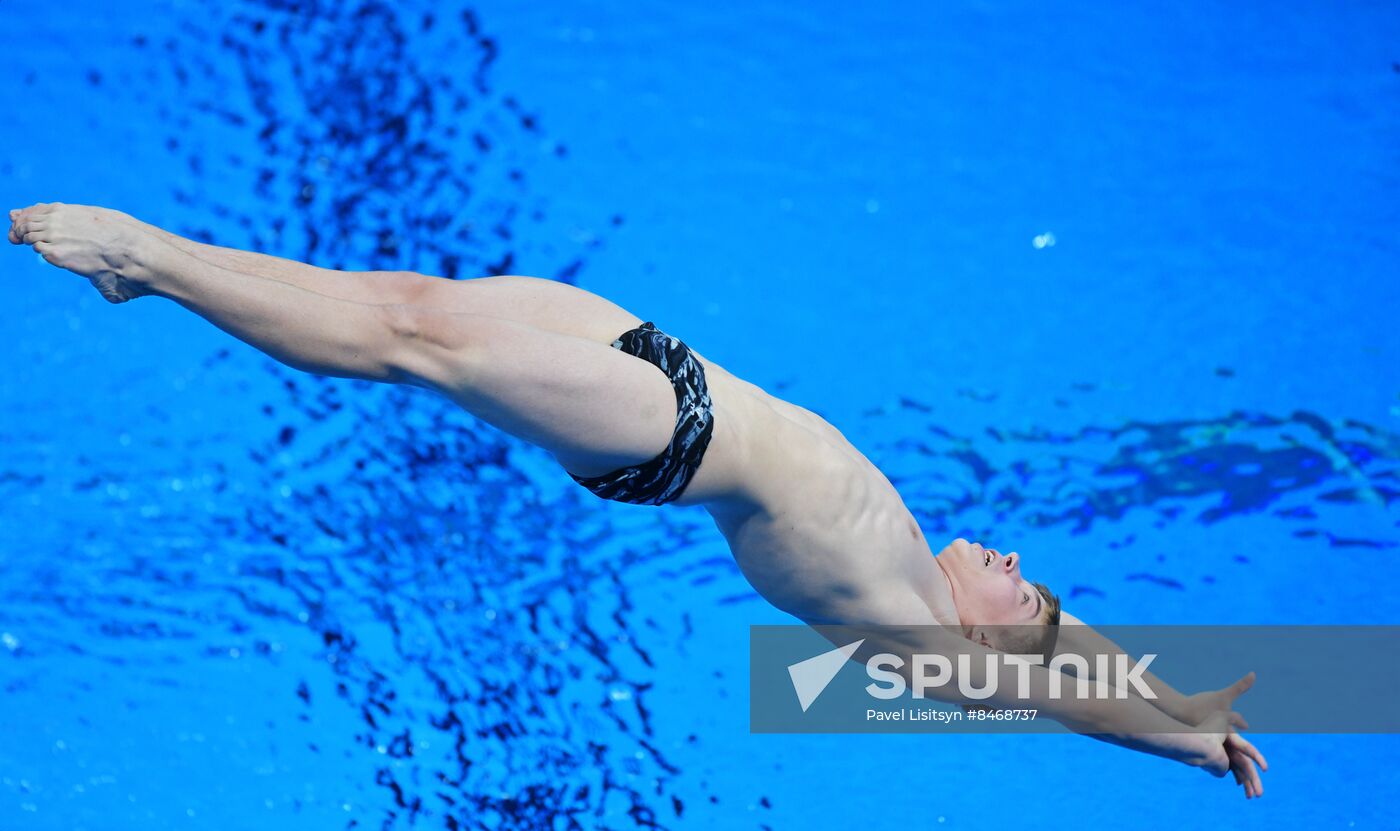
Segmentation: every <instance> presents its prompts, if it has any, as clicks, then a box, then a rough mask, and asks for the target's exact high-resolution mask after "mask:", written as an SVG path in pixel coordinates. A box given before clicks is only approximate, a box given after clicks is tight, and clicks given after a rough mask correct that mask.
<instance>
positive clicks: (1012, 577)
mask: <svg viewBox="0 0 1400 831" xmlns="http://www.w3.org/2000/svg"><path fill="white" fill-rule="evenodd" d="M938 563H939V565H941V566H942V567H943V572H944V573H945V574H947V575H948V582H949V583H950V584H952V587H953V603H954V605H955V606H956V607H957V610H958V620H959V621H961V622H962V625H963V626H964V627H974V626H1012V625H1017V624H1036V623H1039V622H1040V612H1041V608H1042V604H1043V603H1044V602H1045V600H1044V598H1043V597H1041V596H1040V592H1039V591H1037V590H1036V588H1035V586H1032V585H1031V584H1030V581H1028V580H1026V578H1025V577H1022V576H1021V557H1020V555H1018V554H1016V553H1015V552H1013V553H1011V554H1001V553H1000V552H998V551H997V550H996V549H994V548H983V547H982V545H981V544H979V543H975V542H968V541H967V540H965V539H961V538H959V539H956V540H953V541H952V542H951V543H949V544H948V547H947V548H945V549H943V550H942V551H940V552H939V553H938Z"/></svg>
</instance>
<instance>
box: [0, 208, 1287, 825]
mask: <svg viewBox="0 0 1400 831" xmlns="http://www.w3.org/2000/svg"><path fill="white" fill-rule="evenodd" d="M10 220H11V228H10V231H9V239H10V241H11V242H12V243H15V244H17V245H29V246H32V247H33V249H34V250H35V251H36V252H38V253H39V255H40V256H42V257H43V258H44V259H45V260H46V261H47V262H49V263H51V264H52V265H55V266H58V267H60V268H64V269H67V270H69V271H72V272H74V273H76V274H79V275H81V276H83V277H86V278H87V279H88V280H89V281H91V283H92V285H93V286H95V287H96V288H97V290H98V291H99V292H100V293H101V294H102V296H103V297H104V298H106V299H107V300H109V301H110V302H112V303H121V302H125V301H128V300H131V299H134V298H137V297H141V296H144V295H153V296H157V297H165V298H167V299H170V300H173V301H175V302H176V303H179V304H180V305H182V306H184V307H185V308H187V309H189V310H190V311H193V312H195V313H196V314H198V315H200V316H201V317H203V318H205V319H206V320H208V321H210V322H211V323H213V324H214V325H216V326H218V327H219V328H221V329H223V330H224V331H226V332H228V333H230V334H232V335H233V336H235V337H237V338H239V339H240V340H242V341H244V342H246V343H248V344H250V345H252V346H254V347H255V348H257V349H260V350H261V351H263V352H265V353H266V354H268V355H270V356H272V357H273V358H275V359H277V360H279V361H281V362H283V363H285V364H287V365H288V366H291V367H294V368H296V369H301V370H304V371H306V372H314V373H319V374H322V375H330V376H337V377H342V378H360V379H365V380H369V381H380V382H384V383H393V384H412V385H414V386H419V387H424V388H427V389H431V390H434V391H436V392H438V393H441V394H442V395H445V396H447V397H448V398H449V399H451V400H452V401H453V402H455V403H456V404H458V405H460V406H461V407H463V408H465V409H467V410H468V411H470V412H472V413H473V414H475V415H476V416H478V417H480V418H481V419H483V420H485V421H487V422H488V423H490V424H492V425H494V426H496V427H497V428H499V429H501V430H504V431H505V432H507V433H510V434H512V435H515V436H517V437H519V438H521V439H524V440H526V441H529V442H531V443H533V444H535V445H538V446H539V447H541V448H543V449H544V450H545V451H547V452H549V453H550V454H551V455H553V457H554V458H555V459H556V460H557V461H558V462H559V464H560V465H561V466H562V467H563V468H564V470H565V471H567V472H568V473H569V474H570V475H571V476H572V477H573V478H574V479H575V480H577V481H578V482H579V483H580V484H582V485H583V486H584V487H587V488H588V489H590V490H592V491H593V492H594V493H596V494H598V495H600V496H602V497H604V498H608V499H615V500H619V501H625V502H633V503H638V504H653V505H660V504H665V503H674V504H677V505H700V506H702V507H703V508H704V509H705V510H706V511H707V512H709V514H710V515H711V516H712V517H713V518H714V521H715V524H716V525H717V526H718V528H719V530H720V532H721V533H722V534H723V535H724V538H725V539H726V540H727V541H728V543H729V547H730V549H731V550H732V552H733V554H734V558H735V560H736V561H737V562H738V564H739V567H740V569H741V570H742V571H743V573H744V576H745V577H747V578H748V580H749V582H750V583H751V584H752V585H753V587H754V588H755V589H756V590H757V591H758V592H759V594H761V595H762V596H763V597H764V598H766V599H767V600H768V601H769V602H771V603H772V604H773V605H775V606H777V607H778V608H780V609H782V610H784V611H786V612H788V613H790V614H792V615H794V616H796V617H797V618H800V619H801V620H803V621H805V622H807V623H809V624H830V623H840V624H861V625H868V624H873V625H881V624H889V625H893V626H907V625H911V624H913V625H927V626H925V627H924V628H927V629H938V630H940V631H948V632H953V633H957V636H958V637H960V638H961V639H966V640H965V641H963V642H962V643H960V644H959V645H958V647H957V648H958V649H959V650H961V651H967V649H968V648H969V644H968V642H971V645H970V648H973V649H986V648H991V649H998V650H1004V651H1007V652H1014V653H1028V652H1029V653H1033V654H1039V655H1049V654H1051V653H1052V652H1053V651H1054V650H1055V649H1056V646H1057V641H1058V644H1059V646H1060V648H1065V645H1066V644H1072V645H1073V646H1074V647H1075V648H1077V649H1086V650H1094V651H1100V652H1101V651H1111V652H1117V651H1119V650H1117V648H1116V647H1114V645H1113V644H1112V643H1111V642H1109V641H1107V640H1106V639H1104V638H1102V637H1101V636H1099V635H1097V633H1095V632H1094V631H1093V630H1092V629H1091V628H1090V627H1088V626H1084V625H1082V624H1080V622H1079V621H1077V620H1075V619H1074V618H1073V617H1071V616H1070V615H1068V614H1067V613H1063V612H1062V611H1061V610H1060V603H1059V599H1058V598H1057V597H1055V595H1054V594H1052V593H1051V592H1050V590H1049V589H1047V588H1046V587H1045V586H1043V585H1040V584H1037V583H1031V582H1029V581H1028V580H1026V578H1025V577H1024V576H1023V575H1022V574H1021V559H1020V557H1019V556H1018V555H1017V554H1015V553H1014V552H1013V553H1010V554H1006V555H1003V554H1001V553H1000V552H998V551H995V550H993V549H988V548H984V547H982V546H981V545H979V544H977V543H969V542H967V541H966V540H961V539H958V540H954V541H953V542H952V543H951V544H949V545H948V546H946V547H944V548H943V549H942V550H941V551H940V552H939V553H938V554H937V555H936V556H933V555H932V550H931V549H930V547H929V544H928V542H927V541H926V540H925V539H924V536H923V533H922V532H921V531H920V529H919V526H918V523H917V522H915V520H914V518H913V516H912V515H911V514H910V512H909V510H908V508H906V507H905V505H904V502H903V500H901V499H900V496H899V494H898V493H897V492H896V491H895V489H894V486H893V485H891V484H890V482H889V480H888V479H886V478H885V476H884V475H883V474H881V473H880V471H879V470H878V469H877V468H876V467H875V466H874V465H873V464H871V462H870V461H869V460H867V459H866V458H865V456H863V455H862V454H861V453H860V452H859V451H858V450H856V449H855V448H854V447H853V446H851V444H850V443H849V442H848V441H846V439H845V437H844V436H842V435H841V433H840V432H839V431H837V430H836V428H834V427H832V426H831V425H830V424H828V423H827V422H826V421H824V420H823V419H821V418H820V417H818V416H817V415H815V414H813V413H812V412H810V411H808V410H805V409H803V408H801V407H798V406H795V405H793V404H790V403H788V402H786V401H783V400H781V399H779V398H776V397H774V396H772V395H769V394H768V393H766V392H765V391H763V390H762V389H760V388H758V387H756V386H754V385H753V384H750V383H747V382H745V381H743V380H741V379H739V378H736V377H735V376H733V375H731V374H730V373H728V372H726V371H725V370H724V368H723V367H720V366H719V365H717V364H715V363H713V362H711V361H708V360H705V359H704V358H703V357H701V356H700V354H699V353H698V352H696V351H694V350H693V349H689V348H688V347H687V346H686V345H685V344H684V343H682V342H680V341H679V340H678V339H676V338H674V337H672V336H670V335H667V334H665V333H664V332H662V331H660V330H658V329H656V328H655V327H654V326H652V325H651V324H650V323H643V321H642V320H641V319H640V318H638V317H636V316H635V315H633V314H630V313H629V312H627V311H626V310H625V309H622V308H620V307H618V306H617V305H615V304H613V303H611V302H609V301H607V300H605V299H603V298H601V297H598V296H596V295H594V294H591V293H589V292H587V291H584V290H582V289H578V288H575V287H573V286H569V285H565V284H562V283H557V282H554V281H550V280H541V279H536V278H531V277H515V276H499V277H484V278H478V279H472V280H462V281H455V280H447V279H443V278H439V277H429V276H424V275H421V274H414V273H411V272H380V271H370V272H340V271H333V270H328V269H323V268H318V267H316V266H312V265H308V264H304V263H299V262H294V261H290V260H285V259H280V258H277V257H271V256H266V255H262V254H255V253H250V252H245V251H237V250H233V249H227V248H220V247H216V246H211V245H204V244H201V243H197V242H194V241H191V240H188V239H184V238H182V237H179V236H176V235H174V234H171V233H168V232H166V231H163V230H161V229H159V228H156V227H154V226H151V225H148V224H145V223H142V222H140V221H138V220H136V219H134V218H132V217H130V216H128V215H126V214H124V213H120V212H118V211H113V210H109V209H106V208H98V207H89V206H80V205H65V204H62V203H44V204H38V205H33V206H31V207H28V208H24V209H22V210H15V211H11V212H10ZM637 358H641V360H637ZM658 369H660V370H661V372H657V370H658ZM1062 624H1073V625H1062ZM1007 626H1009V627H1010V628H1009V629H1007V628H1002V627H1007ZM922 646H923V647H924V648H925V649H924V651H927V650H928V648H930V647H931V648H933V649H938V648H939V646H938V644H936V643H934V644H930V643H923V644H922ZM943 647H944V648H945V650H946V651H948V652H951V651H953V647H952V646H951V645H950V644H947V643H945V644H943ZM974 665H975V662H974ZM1007 671H1008V672H1009V671H1010V670H1009V669H1008V670H1007ZM1032 671H1033V673H1035V675H1034V676H1033V683H1032V698H1033V699H1035V701H1034V702H1033V703H1034V704H1035V705H1036V706H1038V707H1040V708H1042V712H1045V713H1048V714H1049V715H1050V716H1051V717H1052V718H1055V719H1056V720H1058V721H1060V722H1061V723H1063V724H1065V725H1067V726H1069V727H1070V728H1071V729H1073V730H1075V731H1076V732H1079V733H1083V734H1088V735H1092V736H1094V737H1095V738H1100V739H1104V740H1107V741H1111V742H1114V743H1117V744H1121V745H1124V746H1126V747H1129V748H1132V749H1135V750H1140V751H1143V752H1148V753H1153V754H1156V755H1159V756H1163V757H1166V758H1170V759H1175V760H1177V761H1181V762H1184V763H1186V764H1190V765H1194V766H1197V767H1201V768H1203V769H1205V770H1207V771H1209V772H1210V773H1212V774H1214V775H1216V776H1223V775H1225V773H1226V772H1227V771H1229V772H1232V773H1233V774H1234V776H1235V779H1236V781H1237V782H1238V783H1239V784H1240V785H1242V786H1243V787H1244V789H1245V794H1246V796H1247V797H1253V796H1257V795H1261V794H1262V793H1263V787H1262V784H1261V782H1260V777H1259V771H1258V769H1257V768H1256V763H1257V764H1258V765H1259V766H1260V767H1263V768H1264V769H1266V770H1267V766H1266V764H1265V761H1264V757H1263V756H1262V755H1261V754H1260V753H1259V752H1258V750H1256V749H1255V748H1254V747H1253V745H1251V744H1250V743H1249V742H1248V741H1246V740H1244V739H1243V738H1242V737H1240V736H1239V735H1238V734H1237V733H1236V732H1234V728H1236V727H1241V726H1243V720H1242V719H1240V718H1239V716H1238V714H1236V713H1234V712H1233V711H1232V710H1231V707H1232V705H1233V702H1234V699H1235V698H1236V697H1237V696H1238V695H1239V694H1240V693H1242V692H1244V691H1245V690H1246V689H1248V687H1249V685H1250V684H1251V683H1252V681H1253V678H1252V675H1251V676H1246V677H1245V678H1243V679H1241V680H1240V681H1239V682H1236V683H1235V684H1234V685H1232V686H1230V687H1227V688H1225V689H1223V690H1219V691H1216V692H1210V693H1201V694H1199V695H1195V696H1183V695H1181V694H1179V693H1177V692H1176V691H1175V690H1172V689H1171V688H1170V687H1168V686H1167V685H1165V684H1163V683H1162V682H1161V681H1160V679H1156V678H1155V677H1152V676H1151V675H1150V674H1149V675H1148V680H1149V681H1150V682H1151V683H1152V686H1153V689H1154V690H1155V691H1158V694H1159V698H1157V699H1155V700H1153V701H1151V702H1149V701H1148V700H1146V699H1143V698H1139V697H1136V696H1129V697H1128V698H1127V699H1125V700H1117V699H1109V700H1093V701H1081V702H1052V701H1048V700H1045V698H1046V696H1045V681H1046V678H1047V677H1048V675H1049V671H1048V670H1046V669H1044V668H1042V667H1032ZM1001 686H1002V688H1003V689H1013V688H1014V687H1015V683H1014V681H1009V682H1008V683H1007V684H1004V685H1001ZM954 695H955V693H954ZM949 700H958V699H956V698H950V699H949ZM959 703H965V704H968V703H971V702H962V701H959ZM981 703H986V702H981ZM993 703H996V702H995V701H993ZM1016 706H1026V702H1025V701H1024V700H1022V701H1021V702H1020V703H1019V705H1016ZM1128 725H1132V727H1128Z"/></svg>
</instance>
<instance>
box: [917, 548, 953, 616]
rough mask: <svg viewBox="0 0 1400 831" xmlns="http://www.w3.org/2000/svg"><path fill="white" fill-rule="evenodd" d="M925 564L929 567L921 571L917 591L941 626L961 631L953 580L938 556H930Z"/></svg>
mask: <svg viewBox="0 0 1400 831" xmlns="http://www.w3.org/2000/svg"><path fill="white" fill-rule="evenodd" d="M925 562H926V563H927V567H925V568H924V569H922V570H921V574H920V575H919V578H918V585H916V586H915V587H914V588H915V590H916V591H917V592H918V593H919V597H920V598H921V599H922V600H923V601H924V605H925V606H928V610H929V613H930V614H932V615H933V619H934V620H935V621H937V622H938V623H939V625H942V626H956V627H958V629H960V630H961V629H962V628H963V625H962V620H961V619H960V618H959V617H958V604H957V598H956V589H955V588H954V586H953V579H952V578H951V577H949V576H948V572H947V571H945V570H944V568H943V564H942V563H940V562H939V561H938V557H937V556H930V557H929V558H928V559H927V560H926V561H925Z"/></svg>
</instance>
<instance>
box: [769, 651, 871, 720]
mask: <svg viewBox="0 0 1400 831" xmlns="http://www.w3.org/2000/svg"><path fill="white" fill-rule="evenodd" d="M863 643H865V638H861V639H860V640H858V641H856V642H855V643H848V644H846V645H845V646H842V647H837V648H836V649H833V650H831V651H830V652H823V653H822V654H820V655H818V656H816V657H814V658H808V659H807V660H805V661H798V662H797V663H795V664H793V665H791V666H789V667H788V675H789V676H790V677H791V678H792V688H793V689H794V690H796V691H797V703H799V704H801V705H802V712H804V713H805V712H807V708H808V707H810V706H812V702H813V701H816V700H817V696H819V695H821V694H822V690H825V689H826V687H827V685H828V684H830V683H831V679H833V678H835V677H836V673H838V672H840V671H841V667H843V666H845V665H846V662H847V661H849V660H850V659H851V656H852V655H854V654H855V652H856V650H857V649H860V645H861V644H863Z"/></svg>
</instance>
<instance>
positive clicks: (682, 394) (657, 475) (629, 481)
mask: <svg viewBox="0 0 1400 831" xmlns="http://www.w3.org/2000/svg"><path fill="white" fill-rule="evenodd" d="M612 345H613V348H614V349H621V350H622V351H623V352H626V353H627V354H629V355H635V356H636V357H638V358H641V359H642V360H644V361H648V362H650V363H652V364H655V365H656V367H657V368H659V369H660V370H661V371H662V372H664V373H666V377H667V378H670V379H671V386H673V387H675V390H676V409H677V412H676V428H675V430H674V431H673V432H672V433H671V443H670V445H668V446H667V447H666V449H665V450H662V451H661V453H659V454H658V455H657V456H656V457H655V458H653V459H651V460H649V461H645V462H642V463H641V464H637V465H632V466H630V467H624V468H619V469H617V470H614V471H613V472H611V473H605V474H603V475H602V476H593V477H589V478H587V479H582V478H579V477H578V476H574V477H573V478H574V481H575V482H578V483H579V484H580V485H583V486H584V487H585V488H588V489H589V490H591V491H593V493H595V494H597V495H598V496H601V497H603V498H604V499H613V500H616V501H618V502H631V503H633V504H636V505H664V504H665V503H667V502H670V501H672V500H674V499H676V498H677V497H679V496H680V495H681V492H682V491H684V490H685V486H686V485H688V484H690V480H691V479H692V478H693V477H694V476H695V471H696V470H698V469H699V468H700V460H701V458H702V457H704V455H705V448H706V447H708V446H709V444H710V433H711V432H713V431H714V426H715V424H714V414H713V413H711V412H710V391H709V388H708V387H707V386H706V385H705V368H704V367H703V366H701V365H700V361H698V360H697V359H696V358H695V356H694V355H692V354H691V353H690V349H689V348H688V347H687V346H686V345H685V344H683V343H681V342H680V340H678V339H676V338H673V337H671V336H670V335H668V334H666V333H665V332H662V331H661V330H660V329H657V328H656V327H655V326H654V325H652V324H651V323H650V322H647V323H643V324H642V325H641V326H638V327H637V328H636V329H632V330H630V331H628V332H624V333H623V334H622V336H621V337H619V338H618V339H617V340H615V341H613V343H612ZM569 475H570V476H573V474H569Z"/></svg>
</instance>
